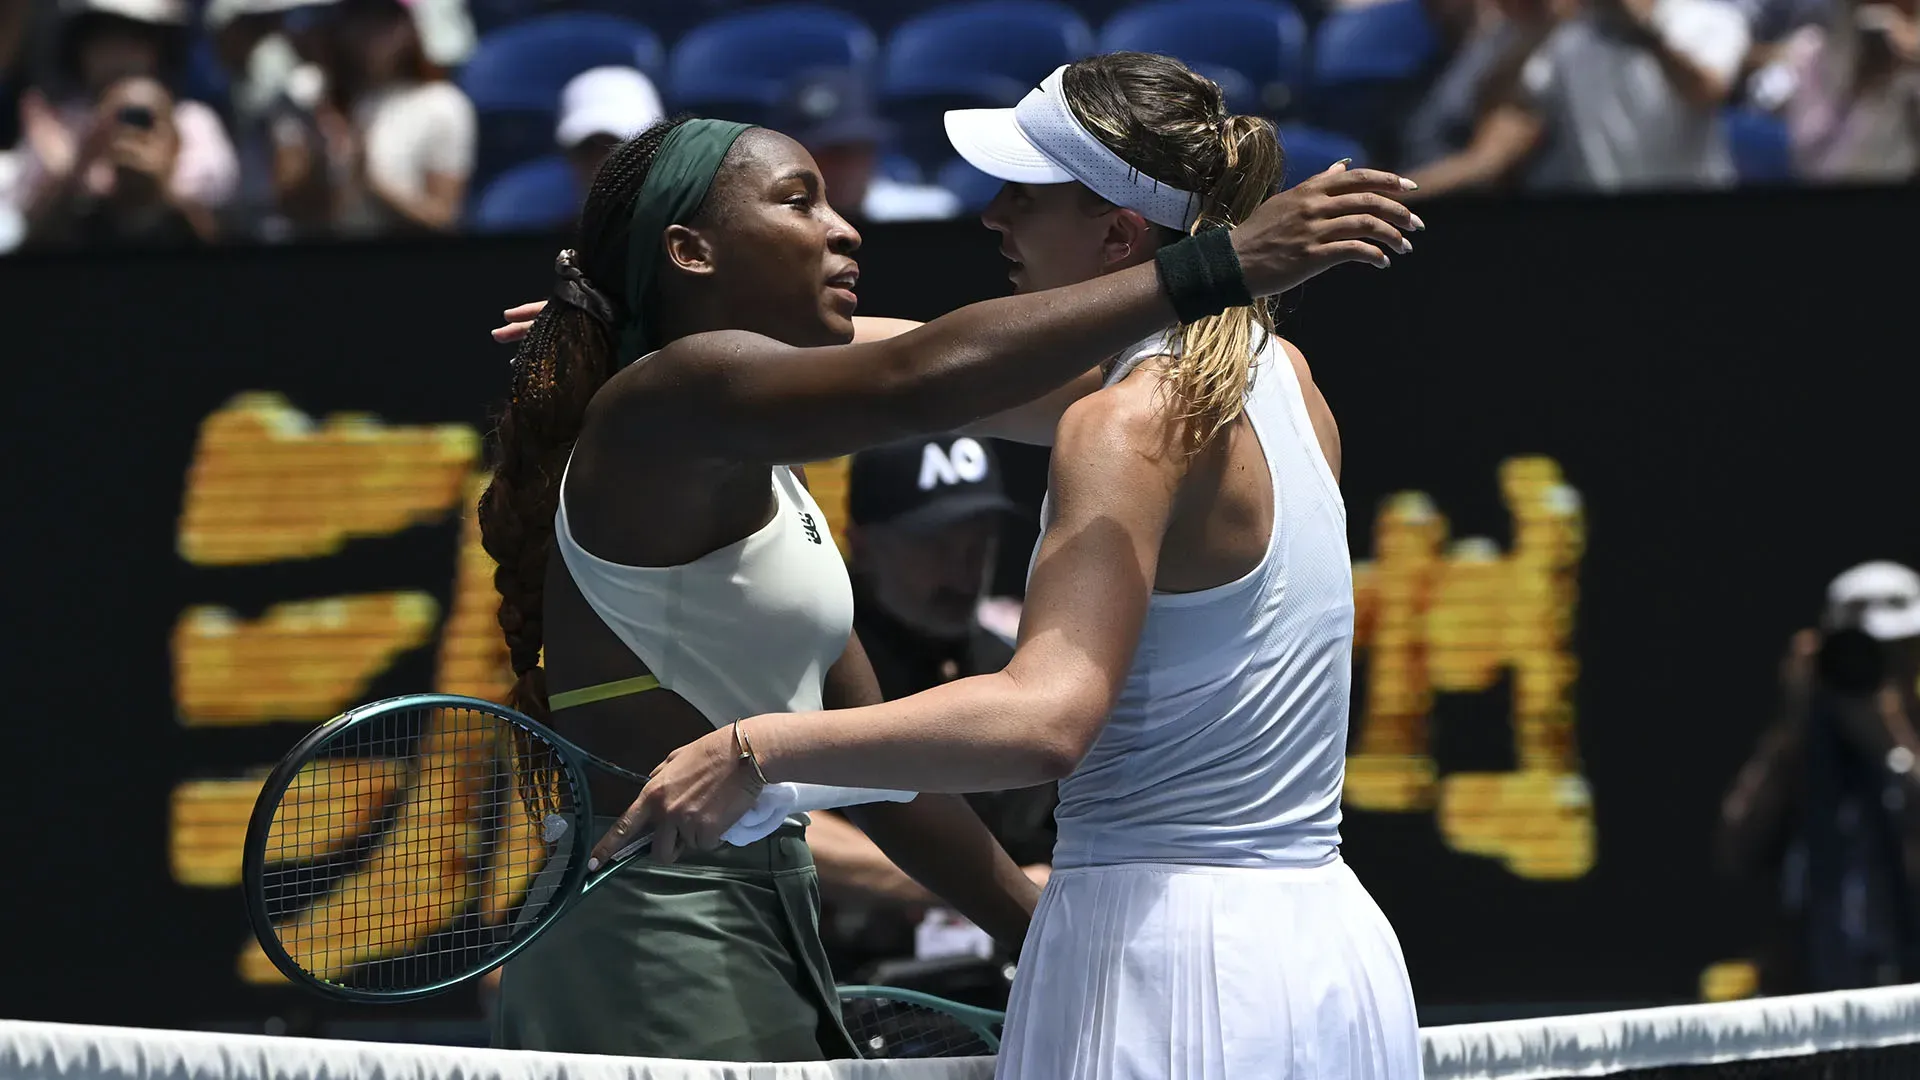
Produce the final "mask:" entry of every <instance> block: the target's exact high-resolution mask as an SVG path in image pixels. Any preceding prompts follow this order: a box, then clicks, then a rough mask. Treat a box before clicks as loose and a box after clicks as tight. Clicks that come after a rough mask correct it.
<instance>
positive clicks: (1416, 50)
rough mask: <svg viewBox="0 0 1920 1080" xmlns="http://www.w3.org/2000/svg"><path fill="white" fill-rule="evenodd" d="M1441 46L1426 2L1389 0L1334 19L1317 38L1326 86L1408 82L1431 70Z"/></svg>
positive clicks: (1318, 68)
mask: <svg viewBox="0 0 1920 1080" xmlns="http://www.w3.org/2000/svg"><path fill="white" fill-rule="evenodd" d="M1439 47H1440V41H1439V36H1438V35H1437V34H1436V33H1435V31H1434V27H1433V23H1432V21H1431V20H1429V19H1428V18H1427V12H1426V8H1425V7H1424V6H1423V5H1422V4H1421V2H1420V0H1386V2H1384V3H1377V4H1368V5H1366V6H1365V7H1357V8H1345V9H1342V10H1340V11H1336V12H1333V13H1332V14H1330V15H1328V16H1327V17H1326V19H1325V20H1324V21H1322V22H1321V23H1320V28H1319V31H1318V32H1317V33H1316V34H1315V35H1314V49H1313V52H1314V56H1313V74H1314V79H1315V81H1316V82H1317V83H1319V84H1321V85H1338V84H1341V83H1353V82H1364V81H1367V80H1371V79H1404V78H1411V77H1413V76H1417V75H1419V74H1420V73H1421V72H1422V71H1424V70H1425V69H1426V66H1427V64H1428V63H1429V62H1431V61H1432V60H1433V58H1434V56H1435V54H1436V53H1437V52H1438V50H1439Z"/></svg>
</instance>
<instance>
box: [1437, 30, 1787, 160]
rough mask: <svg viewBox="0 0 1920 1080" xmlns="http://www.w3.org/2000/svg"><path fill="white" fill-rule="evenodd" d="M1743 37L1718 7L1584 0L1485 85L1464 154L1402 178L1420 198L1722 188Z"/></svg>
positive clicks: (1744, 45) (1745, 35)
mask: <svg viewBox="0 0 1920 1080" xmlns="http://www.w3.org/2000/svg"><path fill="white" fill-rule="evenodd" d="M1748 40H1749V39H1748V32H1747V24H1746V20H1745V19H1744V18H1743V17H1742V16H1741V15H1740V12H1739V11H1738V10H1737V9H1736V8H1734V7H1733V6H1732V5H1731V4H1729V3H1727V2H1726V0H1584V2H1583V4H1582V7H1581V9H1580V10H1579V11H1578V12H1577V13H1575V14H1572V15H1571V16H1570V17H1567V18H1565V19H1564V20H1562V21H1560V22H1559V23H1558V24H1557V25H1555V26H1554V27H1553V28H1552V29H1551V30H1550V31H1549V32H1547V33H1546V35H1545V37H1544V39H1543V40H1542V42H1541V43H1540V45H1539V47H1538V48H1537V49H1535V50H1533V52H1532V53H1531V54H1529V55H1528V56H1527V57H1526V59H1525V60H1524V61H1523V62H1521V63H1520V64H1519V65H1517V68H1516V70H1515V72H1514V75H1513V77H1512V78H1510V79H1502V80H1499V82H1498V83H1492V84H1489V85H1488V86H1487V87H1486V92H1487V93H1486V98H1485V100H1486V102H1487V104H1486V106H1485V107H1484V108H1483V109H1482V110H1481V114H1480V119H1479V122H1478V123H1477V124H1476V125H1475V127H1474V131H1473V135H1472V137H1471V138H1470V139H1469V140H1468V142H1467V145H1466V147H1465V148H1464V149H1462V150H1460V151H1459V152H1457V153H1454V154H1452V155H1449V156H1448V157H1445V158H1442V159H1441V160H1439V161H1435V162H1430V163H1428V164H1426V165H1425V166H1423V167H1420V168H1417V169H1414V170H1411V173H1410V175H1411V176H1412V177H1413V178H1414V179H1415V180H1417V181H1418V182H1419V184H1420V191H1419V192H1418V194H1419V195H1420V196H1421V197H1427V198H1431V197H1433V196H1436V195H1441V194H1445V193H1447V192H1451V191H1460V190H1469V189H1476V188H1488V187H1494V186H1498V185H1503V184H1508V183H1514V182H1519V183H1521V184H1522V185H1523V186H1525V187H1527V188H1529V189H1532V190H1536V191H1565V190H1575V191H1596V190H1597V191H1619V190H1631V189H1648V188H1697V187H1720V186H1725V185H1729V184H1731V183H1732V182H1733V181H1734V179H1735V174H1734V168H1733V155H1732V151H1731V149H1730V148H1729V146H1728V144H1727V137H1726V131H1725V129H1724V127H1723V125H1722V124H1721V122H1720V116H1719V112H1720V108H1721V106H1722V105H1724V104H1725V103H1726V101H1727V100H1728V98H1729V97H1730V95H1731V94H1732V93H1733V91H1734V89H1735V79H1736V77H1737V76H1738V74H1739V70H1740V64H1741V61H1742V59H1743V58H1744V57H1745V56H1746V54H1747V45H1748Z"/></svg>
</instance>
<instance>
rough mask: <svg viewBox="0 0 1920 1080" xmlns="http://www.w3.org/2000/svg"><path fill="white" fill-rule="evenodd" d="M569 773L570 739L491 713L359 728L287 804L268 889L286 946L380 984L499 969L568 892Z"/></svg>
mask: <svg viewBox="0 0 1920 1080" xmlns="http://www.w3.org/2000/svg"><path fill="white" fill-rule="evenodd" d="M569 775H570V774H569V773H568V771H567V769H566V768H565V765H564V762H563V761H562V759H561V755H560V752H559V751H558V750H557V749H556V748H555V747H553V746H552V745H550V744H548V743H546V742H545V741H544V740H542V739H540V738H538V737H537V736H534V735H533V734H532V733H530V732H528V731H526V730H525V729H524V728H521V727H520V726H519V725H517V724H513V723H511V722H510V721H508V720H506V719H504V718H502V717H500V716H496V715H493V714H490V713H488V712H485V711H482V710H479V709H473V708H460V707H446V706H436V707H426V708H422V707H413V708H404V709H397V710H394V711H392V712H389V713H385V714H379V715H373V716H369V717H367V718H365V719H364V720H363V721H360V722H356V723H353V724H350V725H347V726H345V727H344V728H343V729H341V731H339V732H338V733H337V735H336V736H335V737H333V738H332V739H330V740H329V741H328V742H326V743H325V744H323V745H322V746H321V747H320V748H319V749H318V750H316V751H315V752H314V753H313V754H312V755H311V758H310V760H309V761H308V763H307V764H306V765H305V766H304V767H302V768H301V769H300V770H299V771H298V772H297V773H296V774H295V775H294V777H293V779H292V781H291V782H290V783H289V784H288V786H287V788H286V791H285V792H284V793H283V794H282V795H281V796H280V800H279V803H278V805H277V806H276V807H275V810H274V813H273V820H272V825H271V828H270V829H269V832H268V836H267V838H266V843H265V852H264V856H265V857H264V860H263V862H264V866H263V870H262V873H261V893H262V899H263V901H264V907H265V912H266V915H267V917H268V921H269V922H270V924H271V926H272V934H273V936H274V937H275V939H276V940H277V943H278V945H279V946H280V947H281V949H283V950H284V951H285V952H286V953H287V955H288V957H289V958H290V959H292V960H293V962H294V963H295V964H297V965H299V966H300V968H301V969H302V970H304V971H305V972H307V973H308V974H310V975H312V976H313V977H315V978H317V979H320V980H322V981H324V982H328V983H332V984H335V985H338V986H343V987H347V988H351V989H354V990H359V991H363V992H367V993H374V994H398V993H406V992H409V991H416V990H423V989H427V988H430V987H433V986H436V985H440V984H444V983H446V982H448V981H451V980H454V979H457V978H459V977H461V976H463V975H466V974H469V973H471V972H473V971H476V970H480V969H482V968H484V967H487V966H491V963H492V962H493V961H494V960H495V959H496V958H497V957H498V956H500V955H501V954H503V953H504V952H505V951H506V949H507V948H509V947H510V946H511V945H512V944H513V943H514V942H515V941H516V940H517V939H518V938H519V937H520V936H522V934H523V932H524V931H525V930H526V929H527V928H528V927H529V926H530V925H531V924H532V923H533V921H534V918H535V917H536V916H537V915H538V913H539V912H540V911H541V910H544V909H545V908H546V907H548V906H549V905H551V904H552V903H553V902H554V901H555V900H556V899H557V898H558V896H559V892H560V887H561V884H562V881H563V877H564V875H563V874H559V873H555V872H554V870H555V868H556V866H558V867H559V868H560V869H562V870H564V865H565V863H566V856H567V855H568V854H569V853H570V852H571V850H572V847H571V845H572V841H573V837H571V836H569V835H566V831H567V830H566V827H565V826H566V824H568V823H570V821H571V815H572V813H573V811H574V808H575V806H576V805H577V800H576V798H575V793H574V792H573V791H572V790H571V786H570V784H569V782H568V777H569ZM556 822H557V823H559V824H556ZM543 871H545V873H543Z"/></svg>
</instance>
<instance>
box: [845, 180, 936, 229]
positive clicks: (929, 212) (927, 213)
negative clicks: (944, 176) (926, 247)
mask: <svg viewBox="0 0 1920 1080" xmlns="http://www.w3.org/2000/svg"><path fill="white" fill-rule="evenodd" d="M960 210H961V207H960V197H959V196H958V195H955V194H954V193H953V192H951V191H948V190H947V189H946V188H943V187H935V186H933V185H931V184H903V183H901V182H900V181H898V180H890V179H888V178H886V177H884V176H876V177H874V178H873V179H872V180H870V181H868V183H867V197H866V198H865V199H863V200H861V203H860V214H861V216H863V217H865V218H866V219H867V220H868V221H876V222H878V221H946V220H947V219H949V218H957V217H959V216H960Z"/></svg>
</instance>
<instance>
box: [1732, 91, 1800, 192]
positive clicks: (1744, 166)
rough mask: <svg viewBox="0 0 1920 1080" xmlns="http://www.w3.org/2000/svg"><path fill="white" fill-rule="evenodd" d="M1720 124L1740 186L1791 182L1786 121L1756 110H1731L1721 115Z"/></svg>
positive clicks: (1791, 157)
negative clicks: (1728, 145) (1723, 126)
mask: <svg viewBox="0 0 1920 1080" xmlns="http://www.w3.org/2000/svg"><path fill="white" fill-rule="evenodd" d="M1720 122H1721V123H1723V124H1725V125H1726V129H1727V142H1728V143H1729V144H1731V146H1732V148H1733V164H1734V169H1735V170H1736V171H1737V172H1738V173H1739V175H1740V183H1741V184H1743V185H1764V184H1786V183H1791V182H1792V181H1793V149H1792V145H1791V144H1790V143H1789V142H1788V139H1787V124H1786V121H1784V120H1782V119H1780V118H1779V117H1777V116H1774V115H1773V114H1772V113H1768V112H1764V111H1762V110H1760V109H1755V108H1733V109H1728V110H1726V111H1725V112H1723V113H1721V118H1720Z"/></svg>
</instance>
